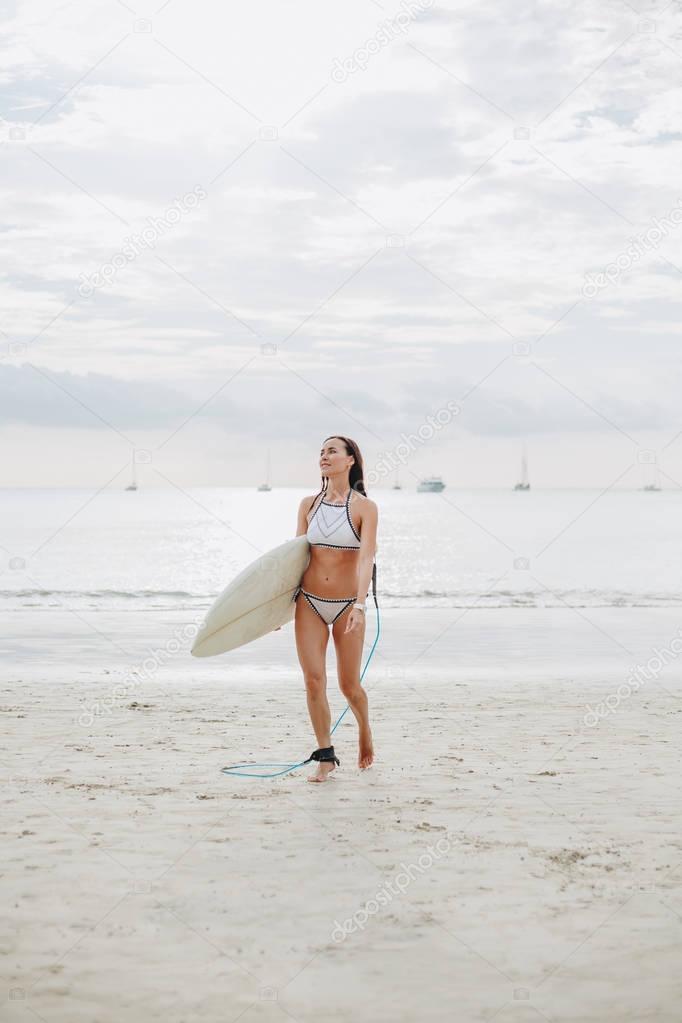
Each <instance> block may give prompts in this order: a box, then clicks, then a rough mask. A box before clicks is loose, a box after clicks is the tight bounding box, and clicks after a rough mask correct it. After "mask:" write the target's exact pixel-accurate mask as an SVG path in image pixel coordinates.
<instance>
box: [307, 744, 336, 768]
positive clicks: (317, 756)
mask: <svg viewBox="0 0 682 1023" xmlns="http://www.w3.org/2000/svg"><path fill="white" fill-rule="evenodd" d="M311 760H319V762H320V763H321V764H328V763H332V762H334V763H335V764H336V765H337V767H341V761H340V760H339V758H338V757H337V756H336V754H335V753H334V747H333V746H327V747H325V749H316V750H315V752H314V753H311V754H310V756H309V757H308V759H307V760H304V761H303V763H304V764H309V763H310V761H311Z"/></svg>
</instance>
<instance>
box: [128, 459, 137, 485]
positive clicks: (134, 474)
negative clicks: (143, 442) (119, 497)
mask: <svg viewBox="0 0 682 1023" xmlns="http://www.w3.org/2000/svg"><path fill="white" fill-rule="evenodd" d="M132 470H133V473H132V479H131V481H130V483H129V484H128V486H127V487H126V490H137V472H136V470H135V452H134V451H133V464H132Z"/></svg>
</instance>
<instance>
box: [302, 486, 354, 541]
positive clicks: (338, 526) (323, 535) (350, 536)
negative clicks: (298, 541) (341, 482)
mask: <svg viewBox="0 0 682 1023" xmlns="http://www.w3.org/2000/svg"><path fill="white" fill-rule="evenodd" d="M350 493H351V492H350V490H349V491H348V497H347V498H346V501H345V504H330V503H329V501H320V503H319V504H318V506H317V508H316V509H315V511H314V512H313V517H312V518H311V520H310V522H309V523H308V531H307V533H306V536H307V537H308V541H309V543H310V546H311V547H338V548H339V549H341V550H346V551H347V550H358V548H359V547H360V537H359V536H358V534H357V533H356V532H355V526H354V525H353V522H352V520H351V517H350V511H349V508H348V504H349V502H350Z"/></svg>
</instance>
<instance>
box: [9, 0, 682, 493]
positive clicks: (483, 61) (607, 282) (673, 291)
mask: <svg viewBox="0 0 682 1023" xmlns="http://www.w3.org/2000/svg"><path fill="white" fill-rule="evenodd" d="M0 47H1V49H2V61H1V62H0V66H1V67H2V68H3V70H2V72H1V73H0V78H1V79H2V94H3V109H2V121H0V155H1V157H2V167H3V171H4V173H3V178H2V209H3V217H2V232H1V233H0V245H1V246H2V257H3V258H2V266H3V275H2V282H1V285H0V287H1V288H2V310H3V311H2V319H1V320H0V331H1V333H0V450H1V451H2V461H1V464H2V477H3V478H2V480H1V481H0V482H1V483H2V485H5V486H8V485H9V486H12V485H19V486H41V485H43V486H53V485H54V486H59V485H74V486H77V485H83V486H94V485H103V484H105V483H107V482H108V481H110V480H111V481H112V482H111V485H112V486H121V485H123V484H124V483H125V482H126V481H127V474H128V468H127V467H128V464H129V461H130V458H131V451H132V450H133V449H134V448H137V449H140V450H141V451H142V452H143V456H142V457H143V458H145V459H147V460H148V464H145V465H143V466H141V472H142V474H143V477H144V482H145V483H147V484H148V485H152V486H158V485H166V480H168V479H171V480H174V481H177V482H178V483H180V484H182V485H190V484H227V483H244V484H252V483H256V482H259V481H260V479H261V478H262V477H263V475H264V470H265V458H266V452H267V450H268V449H269V450H270V452H271V459H272V469H273V482H274V483H275V484H278V483H279V484H282V485H285V484H290V485H297V486H298V485H301V486H302V485H306V484H309V483H312V485H313V486H314V485H316V483H317V480H318V474H317V453H318V450H319V446H320V443H321V441H322V440H323V439H324V438H325V437H326V436H327V435H329V434H332V433H345V434H347V435H349V436H352V437H354V438H355V439H356V440H357V441H358V442H359V444H360V446H361V448H362V449H363V452H364V454H365V461H366V464H367V466H368V468H371V467H372V466H377V465H379V464H383V465H386V464H389V463H390V464H399V461H400V456H399V455H396V454H395V452H396V451H405V448H406V446H407V447H408V448H409V457H408V458H407V460H406V464H405V466H404V469H403V470H402V471H401V477H402V480H403V482H404V483H405V484H407V485H409V484H411V483H412V482H414V480H416V478H418V477H419V476H421V475H424V474H426V473H438V474H440V475H442V476H443V477H444V478H445V479H446V480H447V481H448V483H449V484H450V485H451V486H497V485H499V486H503V487H506V486H509V485H511V484H512V483H513V482H514V480H515V478H516V475H517V472H518V466H519V461H520V456H521V451H522V447H523V445H524V443H525V445H526V447H527V450H528V454H529V459H530V466H531V474H532V479H533V482H534V484H536V485H538V486H594V487H606V486H609V485H614V486H618V487H621V486H623V487H632V486H635V487H636V486H640V485H641V483H642V482H643V481H646V480H645V479H644V476H645V474H646V472H648V471H649V470H648V468H647V464H648V463H647V460H648V459H650V458H651V455H650V454H648V452H651V451H656V452H657V455H658V458H659V464H660V465H661V468H662V470H663V472H664V478H663V483H664V485H665V486H669V487H676V486H678V485H680V484H682V436H680V437H679V438H678V436H677V435H678V432H679V431H680V430H682V411H681V410H682V403H681V401H680V391H681V383H682V374H681V373H680V361H681V357H682V356H681V351H680V345H681V331H680V320H681V316H680V313H681V310H682V302H681V298H680V287H681V284H682V181H681V179H680V165H681V158H682V132H681V131H680V117H679V112H680V109H681V103H682V85H680V82H681V81H682V13H681V6H680V4H678V3H666V2H665V0H660V2H658V3H649V2H648V0H640V2H634V3H632V4H631V3H629V2H627V0H600V2H589V0H588V2H584V3H581V4H578V5H567V4H563V3H562V4H559V3H557V2H554V3H552V2H549V3H542V2H535V3H528V2H514V3H512V2H511V0H503V2H499V0H498V2H496V3H493V2H480V0H479V2H477V3H473V2H466V3H456V2H449V3H435V2H434V3H429V2H428V0H421V2H417V0H410V2H409V3H408V2H407V0H405V2H404V3H402V4H395V3H394V2H392V0H391V2H389V0H348V2H346V3H344V4H334V5H332V4H325V3H320V2H319V0H317V2H306V0H303V2H299V3H297V4H295V5H289V4H281V3H275V2H273V0H268V2H258V0H255V2H253V3H251V4H249V5H243V4H229V5H225V4H223V3H218V2H217V0H203V2H202V0H198V2H194V3H193V4H191V5H190V4H189V3H188V2H187V0H166V2H163V0H157V4H156V6H149V5H145V4H143V3H141V2H139V3H131V4H129V3H127V2H125V0H92V2H89V3H83V2H64V3H58V2H54V0H53V2H51V3H48V2H47V0H30V2H28V0H27V2H20V3H16V4H11V3H10V4H6V5H5V17H4V25H3V30H2V35H1V36H0ZM448 402H449V403H450V405H448ZM453 407H454V408H455V409H456V412H455V413H454V414H452V413H448V415H445V413H444V411H443V410H447V409H448V408H450V409H452V408H453ZM438 416H440V419H441V420H442V421H443V423H442V425H438V427H437V428H436V429H434V428H433V425H431V426H428V424H429V422H431V424H433V423H434V422H436V417H438ZM430 417H431V418H430ZM445 420H447V421H445ZM425 424H427V425H425ZM420 428H421V432H420V433H419V432H418V431H420ZM410 437H411V438H412V439H411V440H409V438H410ZM405 438H408V442H407V444H406V440H405ZM401 443H402V447H399V445H401ZM145 452H148V453H149V454H148V455H147V454H144V453H145ZM149 460H150V461H149ZM391 460H392V461H391ZM678 481H679V482H678ZM388 482H391V480H388Z"/></svg>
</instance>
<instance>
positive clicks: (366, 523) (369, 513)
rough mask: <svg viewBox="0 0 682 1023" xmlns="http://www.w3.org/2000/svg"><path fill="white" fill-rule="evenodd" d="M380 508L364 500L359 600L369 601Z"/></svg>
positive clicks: (361, 526)
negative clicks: (368, 595)
mask: <svg viewBox="0 0 682 1023" xmlns="http://www.w3.org/2000/svg"><path fill="white" fill-rule="evenodd" d="M378 523H379V509H378V508H377V506H376V504H375V503H374V501H370V500H369V498H368V499H367V501H363V504H362V521H361V523H360V529H361V533H360V553H359V555H358V602H359V603H360V604H364V603H366V601H367V594H368V592H369V584H370V583H371V581H372V569H373V566H374V555H375V554H376V549H377V526H378Z"/></svg>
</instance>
